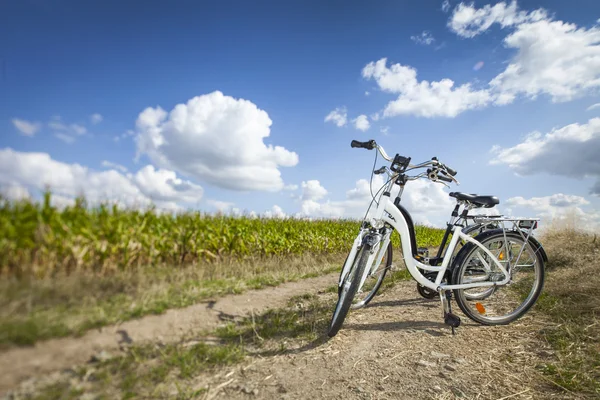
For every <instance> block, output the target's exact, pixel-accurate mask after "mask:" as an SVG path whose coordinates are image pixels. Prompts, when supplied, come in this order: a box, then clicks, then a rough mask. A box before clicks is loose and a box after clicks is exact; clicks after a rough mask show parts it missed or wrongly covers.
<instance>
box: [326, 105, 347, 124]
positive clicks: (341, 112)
mask: <svg viewBox="0 0 600 400" xmlns="http://www.w3.org/2000/svg"><path fill="white" fill-rule="evenodd" d="M329 121H331V122H333V123H334V124H336V125H337V126H338V127H340V128H341V127H342V126H344V125H346V123H347V122H348V112H347V111H346V107H338V108H336V109H335V110H333V111H331V112H330V113H329V114H327V116H326V117H325V122H329Z"/></svg>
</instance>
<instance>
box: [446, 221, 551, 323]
mask: <svg viewBox="0 0 600 400" xmlns="http://www.w3.org/2000/svg"><path fill="white" fill-rule="evenodd" d="M504 235H505V234H504V233H503V232H502V230H497V231H495V232H492V231H487V232H484V233H482V234H480V235H478V236H477V237H475V239H476V240H477V241H479V242H480V243H481V244H483V245H485V244H486V243H489V242H493V241H497V240H500V241H504ZM506 238H507V239H511V240H514V241H517V242H525V241H524V240H523V238H522V237H521V235H520V234H518V233H516V232H506ZM526 246H528V247H530V249H531V250H532V254H533V256H534V257H535V259H536V262H537V265H538V267H537V268H536V269H535V274H536V276H535V279H536V282H537V283H536V284H535V289H533V288H532V290H531V291H530V292H529V295H528V297H527V298H526V299H525V301H524V302H523V303H522V304H521V305H519V307H517V309H516V310H515V311H514V312H512V313H509V314H507V315H505V316H501V317H484V316H483V314H481V313H476V312H475V311H474V310H473V309H472V308H471V307H469V304H468V301H470V300H469V299H468V298H467V296H466V295H465V293H464V291H465V290H466V289H454V290H453V292H454V299H455V300H456V303H457V304H458V307H459V308H460V309H461V311H462V312H463V313H464V314H465V315H466V316H467V317H469V318H470V319H471V320H473V321H475V322H477V323H479V324H481V325H507V324H510V323H511V322H513V321H515V320H517V319H519V318H521V317H522V316H523V315H525V313H527V312H528V311H529V309H531V307H532V306H533V305H534V304H535V303H536V302H537V299H538V298H539V296H540V294H541V293H542V289H543V287H544V280H545V266H544V260H543V258H542V256H541V254H540V253H539V252H538V251H537V250H536V249H535V248H534V247H533V246H532V245H531V241H529V242H528V243H526ZM477 250H479V247H478V246H476V245H474V244H472V243H468V244H467V245H466V246H465V247H464V248H463V249H461V254H459V255H457V257H456V264H455V268H454V270H453V274H452V284H454V285H456V284H460V283H462V279H461V274H462V273H463V271H464V270H465V269H466V268H467V262H468V261H469V260H470V258H471V256H472V255H473V254H474V253H475V251H477ZM500 290H507V287H506V285H504V286H496V287H495V288H494V293H495V292H498V291H500Z"/></svg>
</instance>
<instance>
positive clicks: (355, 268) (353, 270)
mask: <svg viewBox="0 0 600 400" xmlns="http://www.w3.org/2000/svg"><path fill="white" fill-rule="evenodd" d="M370 254H371V246H369V245H368V244H364V245H362V247H361V248H360V250H359V251H358V253H357V254H356V257H355V258H354V263H353V264H352V266H351V267H350V270H349V271H348V274H346V277H345V278H344V281H343V282H342V286H341V288H340V291H339V296H338V301H337V304H336V305H335V310H334V312H333V316H332V317H331V322H330V323H329V330H328V332H327V335H328V336H329V337H334V336H335V335H337V333H338V331H339V330H340V328H341V327H342V324H343V323H344V320H345V319H346V315H348V311H349V310H350V306H351V305H352V299H353V298H354V295H355V294H356V291H357V289H358V285H359V284H360V280H361V277H362V275H363V272H364V270H365V268H366V266H367V259H368V258H369V255H370Z"/></svg>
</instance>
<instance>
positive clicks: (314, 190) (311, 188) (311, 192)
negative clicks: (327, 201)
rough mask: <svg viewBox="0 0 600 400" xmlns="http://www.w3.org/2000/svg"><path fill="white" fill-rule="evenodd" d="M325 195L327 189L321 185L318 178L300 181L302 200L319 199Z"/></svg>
mask: <svg viewBox="0 0 600 400" xmlns="http://www.w3.org/2000/svg"><path fill="white" fill-rule="evenodd" d="M325 195H327V190H326V189H325V188H324V187H323V186H321V183H320V182H319V181H318V180H315V179H312V180H309V181H306V182H304V181H303V182H302V194H301V196H300V198H301V199H302V200H320V199H322V198H323V197H325Z"/></svg>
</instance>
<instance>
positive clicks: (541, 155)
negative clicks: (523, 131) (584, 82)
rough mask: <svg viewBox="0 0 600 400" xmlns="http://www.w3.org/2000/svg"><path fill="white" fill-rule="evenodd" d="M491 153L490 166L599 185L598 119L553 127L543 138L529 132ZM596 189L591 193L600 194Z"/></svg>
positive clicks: (599, 119) (597, 187) (599, 123)
mask: <svg viewBox="0 0 600 400" xmlns="http://www.w3.org/2000/svg"><path fill="white" fill-rule="evenodd" d="M491 152H492V154H493V155H494V157H493V158H492V160H490V164H492V165H495V164H506V165H508V166H509V167H510V168H512V169H513V170H515V171H516V172H517V173H519V174H522V175H531V174H535V173H548V174H551V175H561V176H566V177H570V178H584V177H593V178H596V179H597V182H600V163H598V154H600V118H592V119H590V120H589V121H588V122H587V123H586V124H578V123H573V124H570V125H567V126H564V127H561V128H555V129H553V130H552V131H550V132H549V133H546V134H545V135H542V134H541V133H540V132H532V133H530V134H528V135H527V136H526V137H525V139H524V141H523V142H521V143H519V144H517V145H515V146H513V147H509V148H502V147H500V146H494V147H493V148H492V150H491ZM599 188H600V184H599V183H597V184H596V185H595V186H594V187H593V188H592V192H593V193H595V194H600V191H597V189H599Z"/></svg>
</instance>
